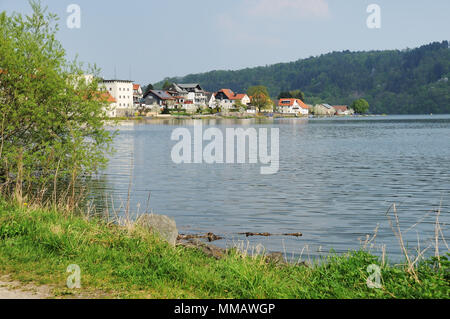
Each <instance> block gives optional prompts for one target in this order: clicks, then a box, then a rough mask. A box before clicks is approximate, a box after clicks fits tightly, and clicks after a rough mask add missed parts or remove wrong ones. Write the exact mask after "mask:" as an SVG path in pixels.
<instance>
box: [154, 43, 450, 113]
mask: <svg viewBox="0 0 450 319" xmlns="http://www.w3.org/2000/svg"><path fill="white" fill-rule="evenodd" d="M449 77H450V50H449V47H448V41H443V42H440V43H439V42H434V43H431V44H428V45H424V46H421V47H419V48H416V49H407V50H389V51H369V52H350V51H344V52H332V53H328V54H324V55H321V56H318V57H311V58H308V59H302V60H298V61H296V62H291V63H279V64H274V65H270V66H266V67H256V68H247V69H243V70H238V71H211V72H207V73H201V74H191V75H187V76H185V77H182V78H168V79H165V80H168V81H170V82H182V83H191V82H196V83H197V82H198V83H200V84H201V85H202V86H203V87H204V88H205V89H206V90H208V91H216V90H218V89H221V88H231V89H232V90H234V91H238V92H239V91H246V89H247V88H248V87H250V86H253V85H265V86H267V88H268V90H269V93H270V95H271V96H272V97H273V98H276V96H277V95H278V94H279V93H280V92H281V91H289V90H295V89H300V90H302V91H303V92H304V93H305V99H306V102H308V103H317V102H327V103H330V104H351V102H352V101H353V100H355V99H357V98H360V97H361V98H365V99H366V100H367V101H368V102H369V103H370V111H371V112H372V113H389V114H406V113H410V114H425V113H450V90H449V88H450V84H449V82H448V78H449ZM163 82H164V81H162V82H159V83H157V84H155V87H161V86H162V83H163Z"/></svg>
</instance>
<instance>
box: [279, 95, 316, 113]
mask: <svg viewBox="0 0 450 319" xmlns="http://www.w3.org/2000/svg"><path fill="white" fill-rule="evenodd" d="M278 111H279V112H280V113H287V114H298V115H308V114H309V107H308V105H306V104H305V103H303V102H302V100H299V99H280V100H279V101H278Z"/></svg>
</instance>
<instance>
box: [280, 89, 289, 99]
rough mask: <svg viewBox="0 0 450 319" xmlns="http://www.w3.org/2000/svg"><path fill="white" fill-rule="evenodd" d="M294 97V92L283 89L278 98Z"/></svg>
mask: <svg viewBox="0 0 450 319" xmlns="http://www.w3.org/2000/svg"><path fill="white" fill-rule="evenodd" d="M290 98H292V94H291V92H289V91H283V92H280V94H278V99H290Z"/></svg>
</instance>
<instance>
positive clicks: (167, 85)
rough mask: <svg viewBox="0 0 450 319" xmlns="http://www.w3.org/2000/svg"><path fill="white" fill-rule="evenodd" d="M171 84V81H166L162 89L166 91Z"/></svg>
mask: <svg viewBox="0 0 450 319" xmlns="http://www.w3.org/2000/svg"><path fill="white" fill-rule="evenodd" d="M171 85H172V83H170V82H169V81H165V82H164V84H163V86H162V89H163V90H164V91H166V90H168V89H169V88H170V86H171Z"/></svg>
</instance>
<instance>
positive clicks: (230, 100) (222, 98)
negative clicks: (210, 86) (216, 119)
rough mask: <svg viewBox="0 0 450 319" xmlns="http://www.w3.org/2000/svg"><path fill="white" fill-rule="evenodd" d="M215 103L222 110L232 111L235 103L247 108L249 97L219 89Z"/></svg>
mask: <svg viewBox="0 0 450 319" xmlns="http://www.w3.org/2000/svg"><path fill="white" fill-rule="evenodd" d="M215 101H216V103H217V104H218V106H220V107H221V108H223V109H232V108H234V107H235V105H236V103H237V102H240V103H241V104H243V105H246V106H248V105H249V104H250V97H249V96H248V95H247V94H245V93H234V92H233V91H232V90H230V89H221V90H219V91H217V92H216V94H215Z"/></svg>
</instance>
